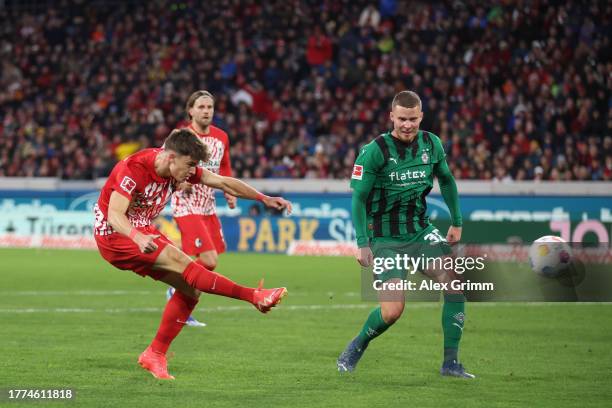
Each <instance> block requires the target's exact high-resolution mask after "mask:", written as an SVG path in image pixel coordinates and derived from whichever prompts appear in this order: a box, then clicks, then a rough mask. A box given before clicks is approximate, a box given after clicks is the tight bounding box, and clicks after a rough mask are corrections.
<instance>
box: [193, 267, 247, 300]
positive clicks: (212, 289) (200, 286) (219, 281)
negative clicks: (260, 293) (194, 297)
mask: <svg viewBox="0 0 612 408" xmlns="http://www.w3.org/2000/svg"><path fill="white" fill-rule="evenodd" d="M183 278H185V281H186V282H187V283H188V284H189V286H191V287H192V288H195V289H197V290H199V291H202V292H206V293H214V294H215V295H221V296H226V297H230V298H234V299H240V300H244V301H247V302H249V303H253V293H254V292H255V288H247V287H245V286H240V285H238V284H236V283H235V282H234V281H232V280H230V279H228V278H226V277H225V276H223V275H219V274H218V273H216V272H212V271H209V270H208V269H206V268H204V267H203V266H202V264H200V263H198V262H191V263H190V264H189V265H187V268H185V270H184V271H183Z"/></svg>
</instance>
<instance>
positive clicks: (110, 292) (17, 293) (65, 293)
mask: <svg viewBox="0 0 612 408" xmlns="http://www.w3.org/2000/svg"><path fill="white" fill-rule="evenodd" d="M154 293H158V294H159V293H164V291H163V290H160V291H159V292H153V291H150V290H25V291H10V290H6V291H2V292H0V296H125V295H151V294H154Z"/></svg>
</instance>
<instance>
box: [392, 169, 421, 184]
mask: <svg viewBox="0 0 612 408" xmlns="http://www.w3.org/2000/svg"><path fill="white" fill-rule="evenodd" d="M426 177H427V172H426V171H425V170H407V171H403V172H399V171H393V172H391V173H389V178H390V179H391V181H414V180H420V179H424V178H426Z"/></svg>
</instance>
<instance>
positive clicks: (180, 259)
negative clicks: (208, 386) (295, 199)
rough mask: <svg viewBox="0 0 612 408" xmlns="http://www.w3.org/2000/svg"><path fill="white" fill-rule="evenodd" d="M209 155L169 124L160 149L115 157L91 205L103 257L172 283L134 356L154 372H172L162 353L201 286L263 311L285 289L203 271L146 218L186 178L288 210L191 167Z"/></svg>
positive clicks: (237, 182) (202, 289)
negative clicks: (152, 332) (155, 324)
mask: <svg viewBox="0 0 612 408" xmlns="http://www.w3.org/2000/svg"><path fill="white" fill-rule="evenodd" d="M208 155H209V154H208V149H207V147H206V145H204V144H203V143H202V142H201V141H200V139H199V138H198V137H197V136H196V135H195V134H194V133H193V132H192V131H191V130H188V129H180V130H174V131H172V132H171V133H170V135H169V136H168V138H167V139H166V142H165V143H164V147H163V148H157V149H144V150H141V151H140V152H137V153H135V154H133V155H131V156H130V157H128V158H126V159H124V160H122V161H121V162H119V163H117V165H116V166H115V168H114V169H113V171H112V172H111V174H110V176H109V178H108V180H107V181H106V183H105V184H104V187H103V188H102V191H101V193H100V198H99V199H98V203H97V204H96V205H95V207H94V212H95V217H96V219H95V225H94V235H95V239H96V243H97V245H98V249H99V251H100V254H101V255H102V257H103V258H104V259H106V260H107V261H108V262H109V263H111V264H112V265H113V266H115V267H117V268H119V269H124V270H132V271H134V272H136V273H137V274H139V275H141V276H143V277H144V276H150V277H151V278H153V279H155V280H159V281H162V282H164V283H166V284H168V285H171V286H173V287H174V288H176V291H175V293H174V295H173V296H172V298H171V299H170V301H169V302H168V303H167V304H166V307H165V309H164V312H163V314H162V319H161V324H160V326H159V329H158V331H157V334H156V336H155V338H154V339H153V341H152V342H151V344H150V345H149V346H148V347H147V348H146V350H145V351H144V352H143V353H142V354H141V355H140V357H139V359H138V362H139V364H140V365H141V366H142V367H143V368H145V369H146V370H148V371H150V372H151V374H153V376H154V377H156V378H160V379H174V377H173V376H171V375H170V374H168V368H167V362H166V352H167V350H168V348H169V347H170V343H171V342H172V340H174V338H175V337H176V336H177V335H178V334H179V332H180V331H181V329H182V328H183V326H184V325H185V320H186V319H187V318H188V317H189V315H190V314H191V312H192V311H193V309H194V308H195V306H196V304H197V303H198V298H199V296H200V293H201V292H206V293H213V294H216V295H221V296H226V297H231V298H235V299H240V300H244V301H247V302H249V303H251V304H253V305H254V306H255V307H256V308H257V309H258V310H259V311H261V312H263V313H266V312H268V311H269V310H270V309H271V308H272V307H274V306H276V305H277V304H278V303H279V302H280V301H281V299H282V298H283V297H284V296H285V295H286V294H287V290H286V289H285V288H274V289H263V288H261V285H260V287H258V288H250V287H245V286H241V285H238V284H237V283H235V282H233V281H231V280H230V279H228V278H226V277H224V276H222V275H219V274H217V273H215V272H212V271H210V270H208V269H207V268H205V267H204V266H202V264H200V263H198V262H194V261H193V260H192V259H191V258H190V257H189V256H188V255H187V254H185V253H184V252H182V251H181V250H179V249H178V248H176V247H175V246H174V245H172V243H171V241H170V240H169V239H168V238H166V237H165V236H164V235H163V234H162V233H160V232H159V231H158V230H157V229H156V228H155V227H154V226H153V225H152V220H153V219H154V218H155V217H157V216H158V215H159V214H160V212H161V211H162V210H163V208H164V207H165V206H166V204H167V202H168V201H169V200H170V197H171V195H172V193H173V192H174V191H175V190H176V188H177V186H178V185H179V184H180V183H182V182H185V181H187V182H189V183H191V184H196V183H201V184H206V185H208V186H210V187H213V188H218V189H221V190H223V191H225V192H227V193H229V194H231V195H233V196H237V197H242V198H246V199H251V200H259V201H261V202H262V203H263V204H264V205H266V206H268V207H272V208H276V209H279V210H281V209H286V210H287V211H288V212H291V203H289V202H288V201H286V200H284V199H283V198H280V197H268V196H265V195H263V194H261V193H259V192H258V191H257V190H255V189H254V188H252V187H251V186H249V185H247V184H246V183H243V182H242V181H240V180H237V179H235V178H231V177H224V176H220V175H217V174H215V173H213V172H211V171H208V170H206V169H204V168H201V167H197V164H198V163H199V162H200V161H204V162H206V161H207V159H208Z"/></svg>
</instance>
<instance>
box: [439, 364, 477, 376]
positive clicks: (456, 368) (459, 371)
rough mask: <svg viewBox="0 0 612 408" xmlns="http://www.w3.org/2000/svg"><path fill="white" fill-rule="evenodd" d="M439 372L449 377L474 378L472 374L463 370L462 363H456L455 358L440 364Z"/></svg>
mask: <svg viewBox="0 0 612 408" xmlns="http://www.w3.org/2000/svg"><path fill="white" fill-rule="evenodd" d="M440 374H442V375H445V376H449V377H461V378H476V376H475V375H474V374H470V373H468V372H467V371H465V368H463V365H462V364H460V363H458V362H457V360H451V361H448V362H445V363H444V364H442V368H440Z"/></svg>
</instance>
